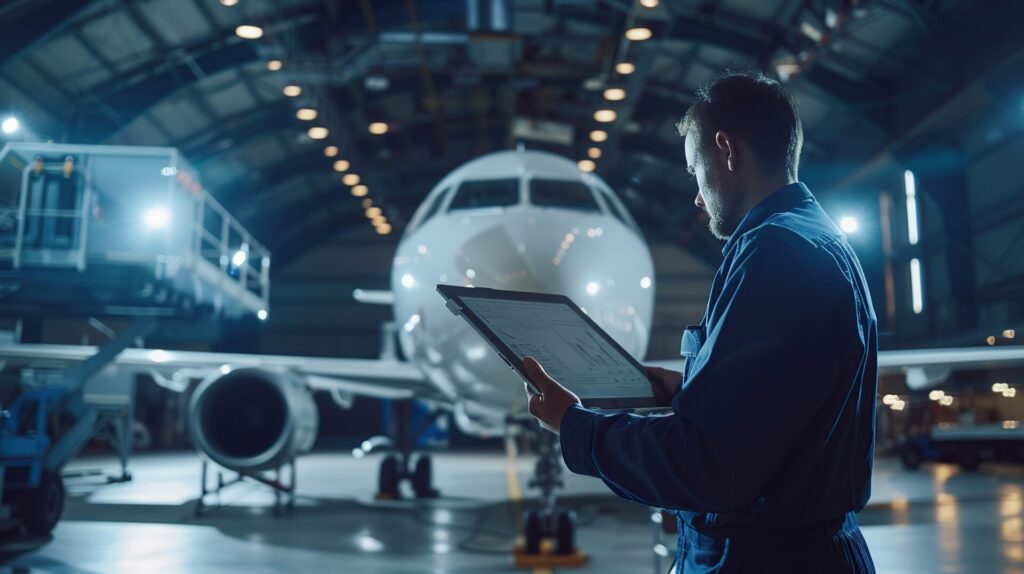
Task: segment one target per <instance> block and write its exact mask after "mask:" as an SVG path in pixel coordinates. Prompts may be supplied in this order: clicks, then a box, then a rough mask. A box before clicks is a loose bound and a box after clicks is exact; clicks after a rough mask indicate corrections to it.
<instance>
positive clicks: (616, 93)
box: [604, 88, 626, 102]
mask: <svg viewBox="0 0 1024 574" xmlns="http://www.w3.org/2000/svg"><path fill="white" fill-rule="evenodd" d="M604 99H606V100H608V101H609V102H618V101H621V100H624V99H626V90H623V89H622V88H608V89H607V90H605V91H604Z"/></svg>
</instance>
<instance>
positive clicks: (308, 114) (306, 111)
mask: <svg viewBox="0 0 1024 574" xmlns="http://www.w3.org/2000/svg"><path fill="white" fill-rule="evenodd" d="M317 115H318V114H317V111H316V110H314V109H313V108H299V109H298V110H295V117H297V118H299V119H300V120H303V121H307V122H308V121H312V120H315V119H316V116H317Z"/></svg>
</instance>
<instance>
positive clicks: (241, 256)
mask: <svg viewBox="0 0 1024 574" xmlns="http://www.w3.org/2000/svg"><path fill="white" fill-rule="evenodd" d="M247 259H249V254H248V253H246V252H245V250H244V249H239V250H238V251H235V254H234V255H232V256H231V264H232V265H234V266H235V267H241V266H242V265H245V261H246V260H247Z"/></svg>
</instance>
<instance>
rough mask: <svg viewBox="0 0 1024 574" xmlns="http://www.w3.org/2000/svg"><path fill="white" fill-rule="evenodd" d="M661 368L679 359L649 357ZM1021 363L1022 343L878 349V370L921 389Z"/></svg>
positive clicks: (671, 366) (675, 365)
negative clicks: (961, 373) (960, 374)
mask: <svg viewBox="0 0 1024 574" xmlns="http://www.w3.org/2000/svg"><path fill="white" fill-rule="evenodd" d="M647 364H649V365H653V366H656V367H662V368H664V369H672V370H675V371H681V370H682V369H683V361H682V360H680V359H676V360H672V361H651V362H649V363H647ZM1021 366H1024V347H956V348H949V349H908V350H902V351H879V352H878V372H879V374H882V375H894V374H905V375H906V377H907V386H908V387H909V388H910V389H911V390H917V389H924V388H928V387H931V386H934V385H937V384H939V383H941V382H943V381H945V380H946V378H947V377H949V375H950V373H952V372H953V371H957V370H966V369H999V368H1007V367H1021Z"/></svg>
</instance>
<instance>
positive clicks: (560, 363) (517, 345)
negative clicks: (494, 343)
mask: <svg viewBox="0 0 1024 574" xmlns="http://www.w3.org/2000/svg"><path fill="white" fill-rule="evenodd" d="M460 299H461V300H462V302H463V304H464V305H466V307H468V308H469V309H470V310H472V312H473V313H475V314H476V315H477V316H478V317H479V318H480V320H482V321H483V322H484V323H485V324H486V325H487V327H488V328H489V329H490V330H491V331H493V332H494V333H495V334H496V335H497V336H498V338H500V339H501V341H502V342H503V343H504V344H505V345H506V346H508V348H509V349H511V350H512V352H514V353H515V354H516V356H518V357H519V358H520V359H522V358H523V357H526V356H530V357H534V358H535V359H537V360H538V361H540V364H541V365H543V366H544V369H545V370H547V372H548V374H549V375H551V377H552V378H554V379H555V380H556V381H558V382H559V383H561V384H562V385H563V386H565V387H566V388H567V389H569V390H570V391H572V392H574V393H576V394H577V395H578V396H579V397H580V398H584V399H585V398H602V399H618V398H632V397H650V396H652V392H651V385H650V382H648V380H647V377H645V376H644V374H643V373H642V372H640V371H639V370H638V369H637V367H636V366H635V365H634V364H633V363H631V362H630V361H629V360H628V359H627V358H626V357H624V356H623V355H622V353H620V352H619V351H618V350H617V349H616V348H615V347H613V346H612V345H611V344H609V343H608V341H606V340H605V338H604V336H602V334H600V333H595V332H594V329H593V328H592V327H591V326H590V325H589V324H587V322H586V321H585V320H584V319H583V318H582V317H580V316H579V314H578V313H577V312H576V311H574V310H573V309H572V308H570V307H569V306H567V305H564V304H561V303H547V302H540V301H512V300H499V299H490V298H483V297H473V296H469V295H463V296H462V297H460Z"/></svg>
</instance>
